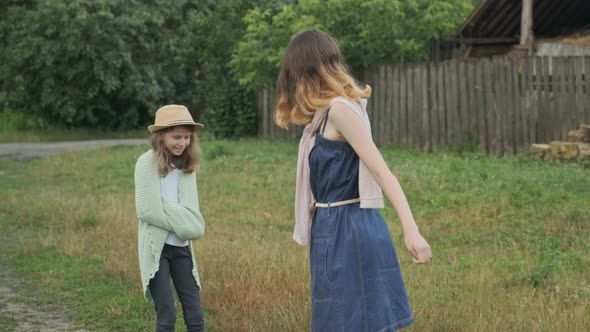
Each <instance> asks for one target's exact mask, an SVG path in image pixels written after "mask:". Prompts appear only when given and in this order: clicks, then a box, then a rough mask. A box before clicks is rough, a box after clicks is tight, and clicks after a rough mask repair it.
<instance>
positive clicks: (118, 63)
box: [0, 0, 196, 128]
mask: <svg viewBox="0 0 590 332" xmlns="http://www.w3.org/2000/svg"><path fill="white" fill-rule="evenodd" d="M23 3H24V5H23V4H21V5H14V4H13V5H10V4H9V5H2V9H1V10H2V12H3V13H2V14H3V17H4V18H5V19H4V18H3V20H2V21H1V23H0V39H1V43H2V45H7V47H2V48H0V63H2V66H0V91H4V92H5V96H4V98H5V103H6V104H7V105H8V106H10V107H12V108H14V109H22V110H26V111H28V112H30V113H32V114H35V115H36V116H39V117H42V118H44V119H46V120H47V121H48V122H50V123H55V122H58V123H64V124H67V125H70V126H90V127H91V126H102V127H106V128H129V127H135V126H137V125H138V124H143V123H145V122H146V121H147V119H149V114H150V112H153V111H154V110H155V109H156V108H157V107H158V106H159V105H161V104H163V103H166V102H169V101H175V102H179V103H181V102H182V103H189V104H190V103H193V102H194V101H193V100H191V98H190V93H188V92H187V91H190V90H191V89H192V88H193V87H194V85H195V84H196V82H193V81H191V80H189V76H188V75H187V74H188V73H187V71H186V70H185V67H182V66H179V65H178V63H177V62H176V61H175V60H176V58H177V57H176V50H177V47H178V40H179V36H178V35H177V33H176V30H177V28H178V26H179V25H180V24H181V22H182V18H183V15H184V10H185V9H186V7H187V6H188V5H189V4H190V3H189V1H175V2H172V3H170V2H164V1H155V2H150V3H148V2H145V1H109V0H99V1H93V0H92V1H91V0H74V1H63V0H61V1H39V2H36V1H31V2H23Z"/></svg>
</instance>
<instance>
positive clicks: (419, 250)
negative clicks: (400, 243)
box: [404, 232, 432, 264]
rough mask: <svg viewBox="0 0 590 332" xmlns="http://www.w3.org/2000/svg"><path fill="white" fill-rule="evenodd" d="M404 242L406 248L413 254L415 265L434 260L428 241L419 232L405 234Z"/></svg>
mask: <svg viewBox="0 0 590 332" xmlns="http://www.w3.org/2000/svg"><path fill="white" fill-rule="evenodd" d="M404 238H405V239H404V240H405V243H406V248H408V251H409V252H410V254H412V257H413V260H414V263H416V264H423V263H427V262H428V261H429V260H430V259H431V258H432V250H431V249H430V245H429V244H428V242H426V240H425V239H424V238H423V237H422V235H420V233H419V232H412V233H410V234H405V236H404Z"/></svg>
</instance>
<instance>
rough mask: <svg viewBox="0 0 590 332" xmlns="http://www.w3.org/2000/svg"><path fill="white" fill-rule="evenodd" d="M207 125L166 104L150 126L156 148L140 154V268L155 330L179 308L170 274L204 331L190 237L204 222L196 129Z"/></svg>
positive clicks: (187, 315)
mask: <svg viewBox="0 0 590 332" xmlns="http://www.w3.org/2000/svg"><path fill="white" fill-rule="evenodd" d="M200 128H203V125H202V124H200V123H196V122H194V121H193V118H192V117H191V115H190V113H189V111H188V109H187V108H186V107H184V106H181V105H166V106H164V107H162V108H160V109H158V111H157V112H156V120H155V123H154V124H153V125H151V126H149V127H148V130H149V132H150V133H151V143H152V149H150V150H149V151H147V152H145V153H144V154H143V155H141V156H140V157H139V158H138V159H137V164H136V166H135V205H136V210H137V217H138V219H139V234H138V240H139V267H140V271H141V281H142V286H143V290H144V296H145V298H146V300H147V301H148V302H151V303H153V304H154V305H155V309H156V314H157V321H156V331H157V332H160V331H174V326H175V322H176V311H175V306H174V299H173V295H172V289H171V285H170V279H172V281H173V283H174V288H175V289H176V293H177V294H178V298H179V299H180V303H181V304H182V311H183V316H184V322H185V324H186V327H187V330H188V331H189V332H193V331H204V319H203V311H202V308H201V301H200V295H199V290H200V287H201V284H200V281H199V274H198V272H197V265H196V264H195V257H194V255H193V247H192V243H191V240H196V239H199V238H201V237H202V236H203V233H204V231H205V222H204V221H203V216H202V215H201V212H200V209H199V198H198V194H197V178H196V173H195V171H196V169H197V167H198V161H199V155H198V147H197V143H196V140H195V135H194V132H195V131H196V130H197V129H200Z"/></svg>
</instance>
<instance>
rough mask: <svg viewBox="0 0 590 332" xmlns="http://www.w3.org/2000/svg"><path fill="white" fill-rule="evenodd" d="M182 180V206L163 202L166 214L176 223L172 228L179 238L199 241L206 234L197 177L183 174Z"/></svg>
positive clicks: (193, 174)
mask: <svg viewBox="0 0 590 332" xmlns="http://www.w3.org/2000/svg"><path fill="white" fill-rule="evenodd" d="M181 178H182V181H181V186H182V187H181V190H182V191H181V201H180V204H172V203H170V202H168V201H166V200H163V202H164V212H165V213H166V215H168V216H169V217H170V218H171V220H173V221H174V222H173V223H172V228H173V229H174V232H175V233H176V235H177V236H178V237H179V238H181V239H183V240H197V239H200V238H201V237H203V235H204V233H205V221H204V220H203V215H202V214H201V210H200V208H199V195H198V192H197V176H196V174H195V173H191V174H184V173H183V174H182V175H181Z"/></svg>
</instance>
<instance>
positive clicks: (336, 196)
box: [275, 30, 431, 332]
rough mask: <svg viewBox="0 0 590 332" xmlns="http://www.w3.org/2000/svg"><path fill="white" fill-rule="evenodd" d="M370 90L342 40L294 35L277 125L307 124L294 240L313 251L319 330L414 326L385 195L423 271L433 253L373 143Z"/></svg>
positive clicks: (312, 33)
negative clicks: (346, 56)
mask: <svg viewBox="0 0 590 332" xmlns="http://www.w3.org/2000/svg"><path fill="white" fill-rule="evenodd" d="M370 94H371V88H370V87H369V86H366V87H364V88H362V87H359V86H357V84H356V82H355V80H354V78H353V77H352V76H351V75H350V74H349V72H348V70H347V68H346V65H345V63H344V60H343V58H342V54H341V53H340V49H339V48H338V44H337V43H336V41H335V40H334V39H333V38H332V37H330V36H329V35H328V34H326V33H324V32H322V31H319V30H308V31H304V32H301V33H299V34H297V35H295V36H294V37H293V38H292V39H291V41H290V43H289V45H288V46H287V49H286V51H285V55H284V58H283V62H282V66H281V70H280V73H279V77H278V81H277V107H276V118H275V121H276V122H277V124H278V125H279V126H281V127H287V125H288V124H289V123H290V122H292V123H295V124H305V125H307V126H306V127H305V129H304V131H303V135H302V137H301V141H300V145H299V159H298V165H297V183H296V191H295V197H296V198H295V232H294V236H293V237H294V239H295V241H297V242H298V243H299V244H301V245H304V244H307V243H309V244H310V263H311V298H312V331H317V332H320V331H358V332H361V331H362V332H374V331H384V332H385V331H387V332H390V331H395V330H397V329H400V328H403V327H405V326H408V325H410V324H411V323H412V322H413V321H414V317H413V315H412V311H411V309H410V305H409V303H408V297H407V294H406V289H405V286H404V282H403V279H402V275H401V272H400V265H399V263H398V259H397V255H396V252H395V249H394V246H393V243H392V240H391V236H390V235H389V230H388V228H387V226H386V224H385V222H384V220H383V218H382V216H381V214H380V213H379V212H378V210H377V209H378V208H382V207H383V194H382V190H383V191H384V192H385V194H386V195H387V198H388V199H389V201H390V202H391V203H392V205H393V206H394V207H395V209H396V210H397V212H398V214H399V216H400V220H401V224H402V228H403V231H404V237H405V244H406V247H407V249H408V250H409V252H410V253H411V254H412V256H413V257H414V262H416V263H425V262H428V261H429V260H430V257H431V250H430V246H429V245H428V243H427V242H426V240H424V238H423V237H422V235H421V234H420V232H419V231H418V226H417V225H416V223H415V222H414V218H413V217H412V213H411V211H410V207H409V205H408V202H407V200H406V197H405V195H404V192H403V191H402V188H401V186H400V184H399V182H398V180H397V179H396V177H395V176H394V175H393V174H392V173H391V171H390V170H389V168H388V167H387V165H386V163H385V161H384V160H383V158H382V156H381V154H380V153H379V150H377V148H376V147H375V144H374V143H373V140H372V138H371V130H370V129H371V128H370V122H369V118H368V115H367V112H366V106H367V98H369V96H370Z"/></svg>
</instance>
